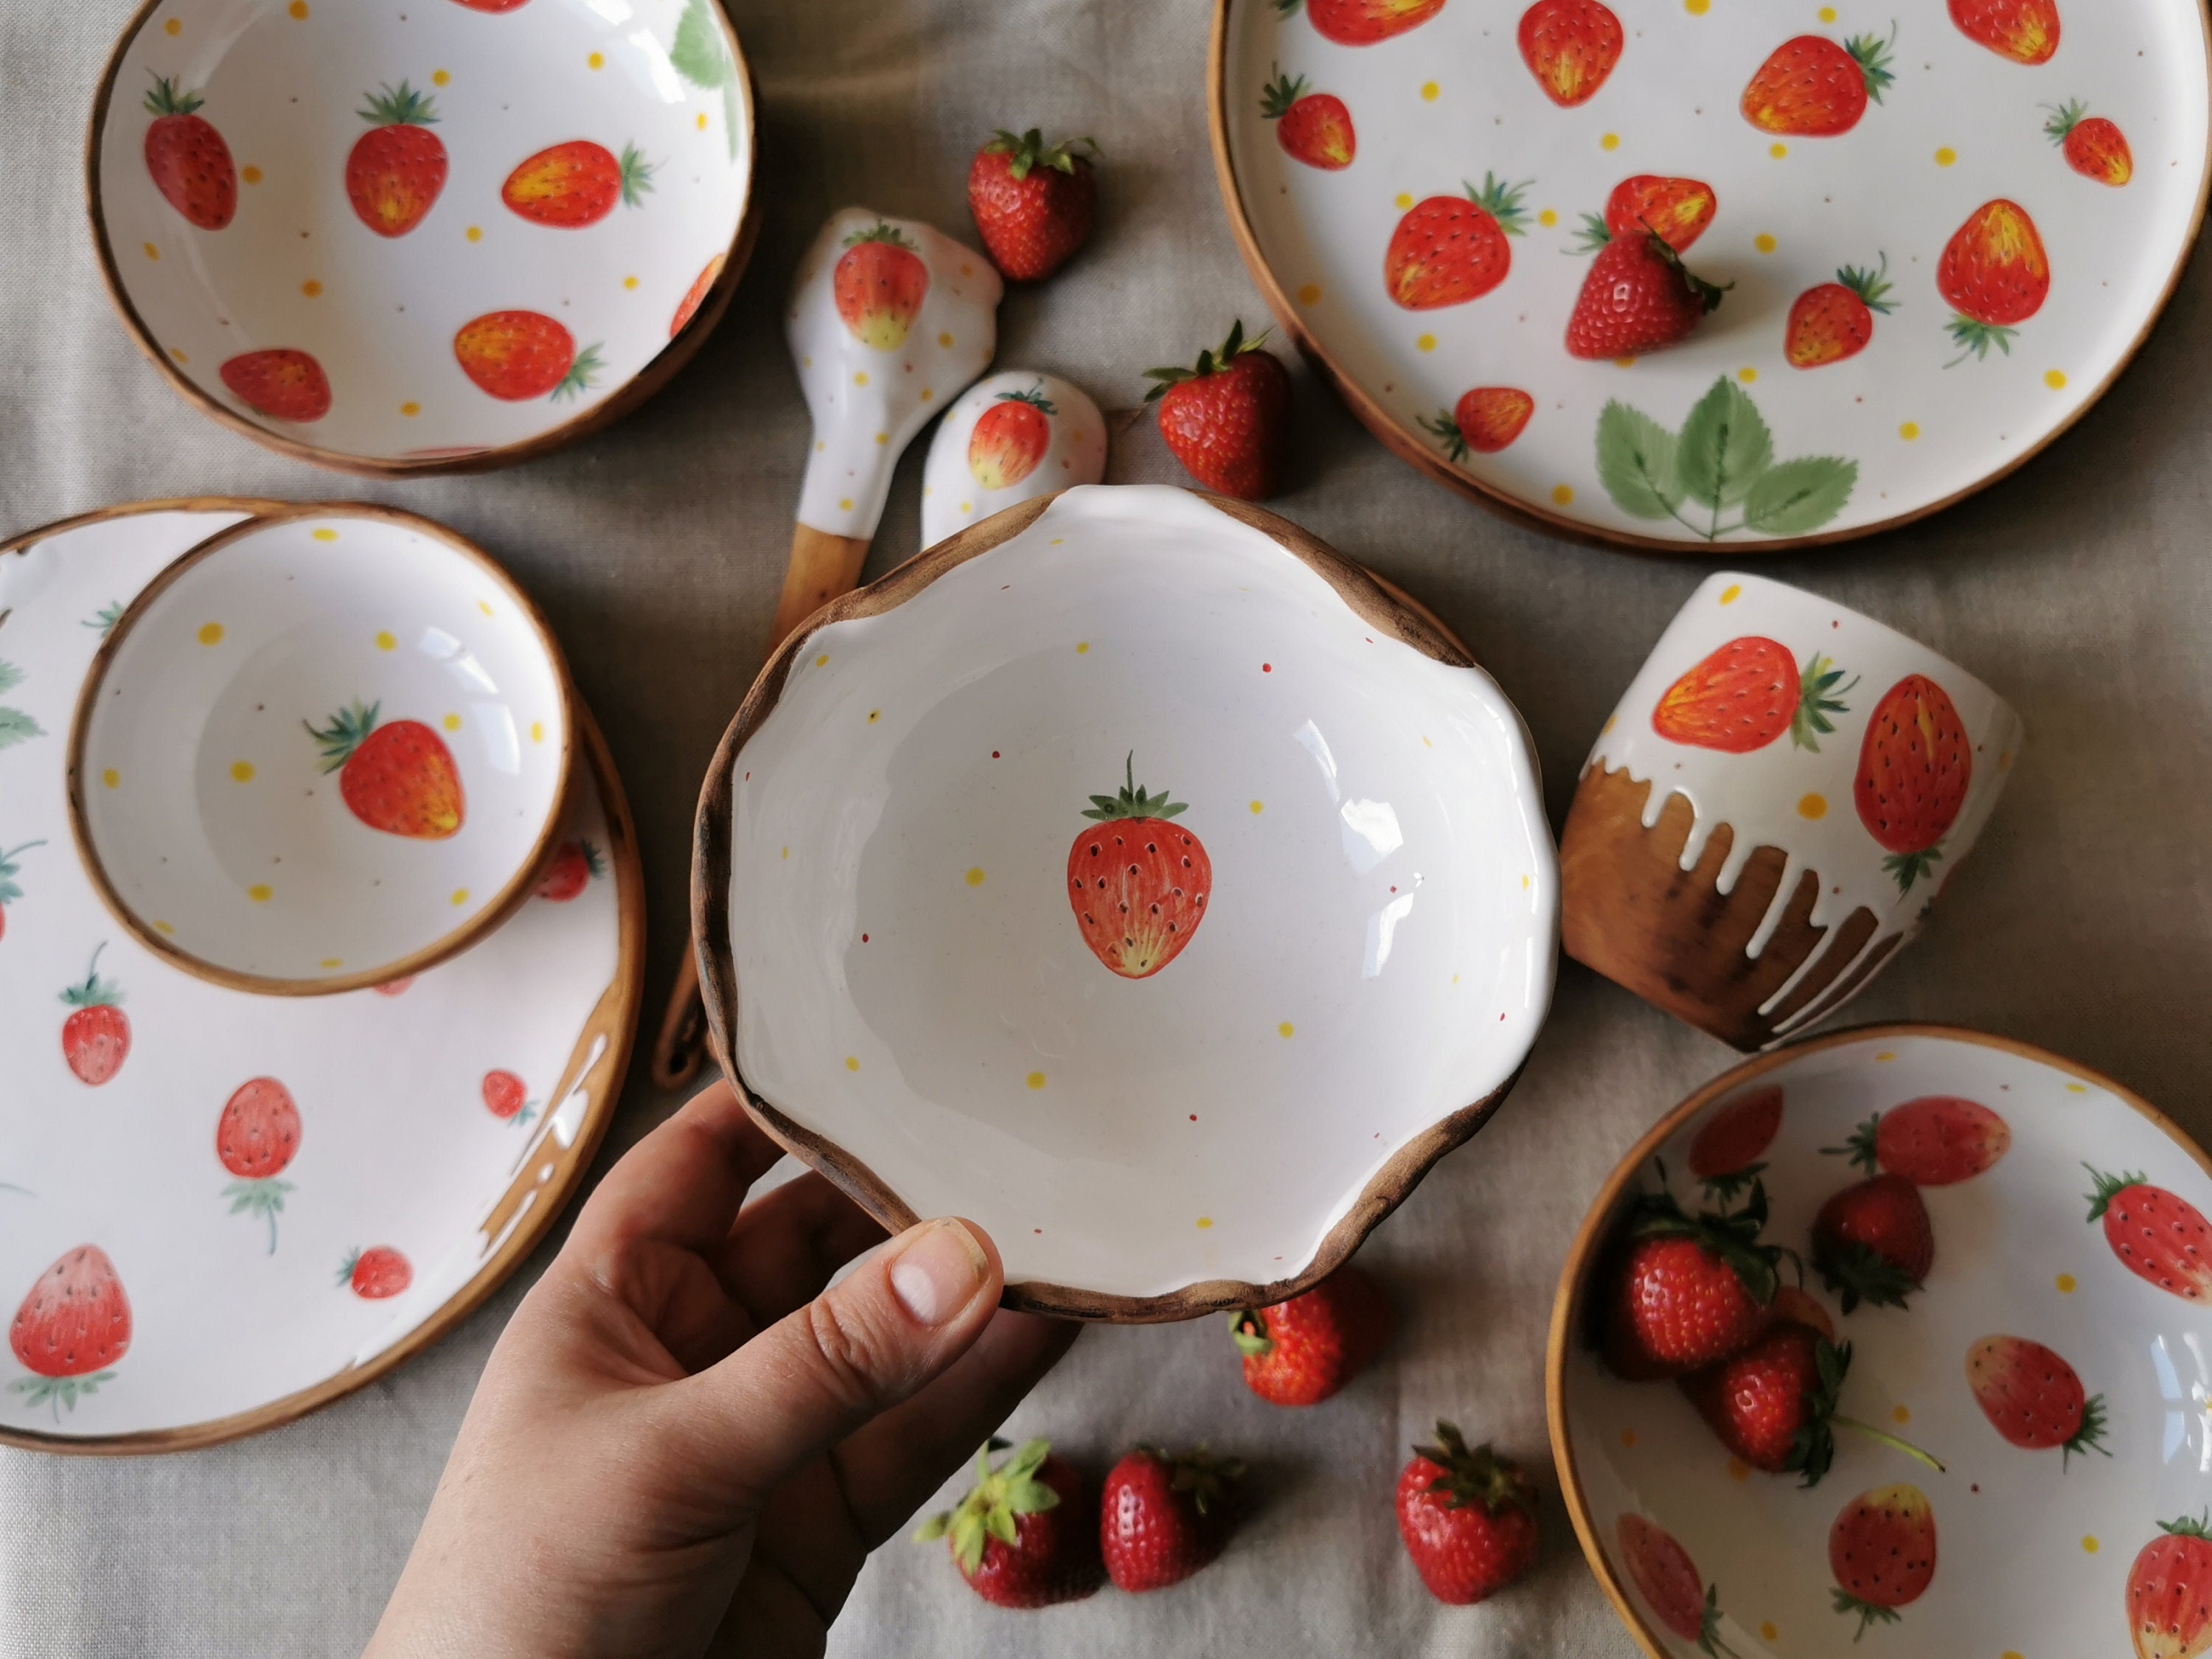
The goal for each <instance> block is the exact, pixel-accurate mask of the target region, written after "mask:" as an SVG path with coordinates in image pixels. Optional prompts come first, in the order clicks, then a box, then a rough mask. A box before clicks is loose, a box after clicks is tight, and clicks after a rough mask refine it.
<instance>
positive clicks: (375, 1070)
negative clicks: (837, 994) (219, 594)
mask: <svg viewBox="0 0 2212 1659" xmlns="http://www.w3.org/2000/svg"><path fill="white" fill-rule="evenodd" d="M270 505H271V504H269V503H258V502H242V501H192V502H169V503H148V504H144V505H142V506H137V507H118V508H115V509H112V510H111V511H109V512H106V513H95V514H93V515H91V516H90V517H88V518H86V519H82V520H71V521H70V522H68V523H65V524H62V525H57V526H52V527H50V528H48V529H46V530H41V531H36V532H32V533H31V534H29V535H28V536H25V537H22V538H18V539H17V540H15V541H14V542H11V543H6V544H0V1053H5V1054H7V1056H8V1060H7V1063H6V1074H7V1080H6V1085H5V1087H3V1088H0V1303H4V1304H5V1306H4V1307H0V1316H5V1317H6V1319H7V1332H8V1350H7V1352H6V1353H5V1354H4V1355H0V1441H4V1442H7V1443H12V1444H16V1445H25V1446H37V1447H44V1448H47V1449H56V1450H97V1451H152V1450H167V1449H175V1448H179V1447H183V1446H191V1445H203V1444H207V1443H212V1442H216V1441H220V1440H225V1439H229V1438H232V1437H235V1436H238V1435H240V1434H246V1433H250V1432H252V1431H255V1430H257V1429H262V1428H266V1427H269V1426H271V1425H275V1424H277V1423H281V1422H284V1421H287V1420H289V1419H291V1418H293V1417H296V1416H298V1415H299V1414H300V1413H302V1412H305V1411H307V1410H310V1409H312V1408H313V1407H316V1406H318V1405H321V1404H323V1403H325V1401H330V1400H332V1399H335V1398H337V1396H339V1395H343V1394H346V1393H348V1392H349V1391H351V1390H352V1389H357V1388H360V1387H361V1386H362V1385H363V1384H364V1383H368V1382H371V1381H373V1380H374V1378H376V1377H378V1376H381V1375H383V1374H384V1373H385V1372H386V1371H388V1370H391V1369H392V1367H393V1366H395V1365H397V1364H400V1363H402V1362H403V1361H404V1360H405V1359H406V1358H408V1357H409V1356H410V1355H411V1354H413V1353H415V1352H418V1351H419V1350H421V1349H422V1347H424V1346H427V1345H428V1343H430V1342H432V1341H434V1340H436V1339H437V1338H438V1337H439V1336H440V1335H441V1334H443V1333H444V1332H445V1331H446V1330H447V1329H448V1328H451V1327H452V1326H453V1324H454V1323H455V1322H457V1321H458V1320H459V1318H460V1317H461V1316H463V1315H464V1314H465V1313H466V1312H467V1311H468V1310H470V1309H471V1308H473V1307H474V1306H476V1304H477V1303H479V1302H481V1301H482V1300H483V1298H484V1297H486V1296H488V1295H489V1294H490V1292H491V1291H492V1290H493V1289H494V1288H495V1286H496V1285H498V1284H499V1283H500V1281H501V1279H504V1278H505V1277H506V1276H507V1273H510V1272H512V1271H513V1268H514V1267H515V1266H516V1265H517V1264H518V1263H519V1262H520V1261H521V1259H522V1257H523V1256H524V1255H526V1253H527V1252H528V1251H529V1249H531V1247H532V1245H533V1244H534V1243H536V1241H537V1240H538V1238H539V1237H542V1236H543V1234H544V1231H545V1229H546V1228H547V1227H548V1226H550V1225H551V1224H552V1222H553V1220H554V1218H555V1217H556V1215H557V1214H558V1213H559V1212H560V1210H561V1207H562V1205H563V1203H564V1202H565V1201H566V1200H567V1199H568V1196H569V1195H570V1194H572V1193H573V1192H574V1190H575V1188H576V1185H577V1183H578V1182H579V1181H580V1179H581V1178H582V1176H583V1173H584V1170H585V1168H586V1164H587V1163H588V1161H589V1159H590V1157H591V1152H592V1148H593V1147H594V1146H596V1145H597V1143H598V1140H599V1136H600V1134H601V1133H602V1132H603V1131H604V1130H605V1126H606V1123H607V1121H608V1119H609V1118H610V1117H611V1115H612V1112H613V1109H614V1103H615V1099H616V1096H617V1092H618V1091H619V1089H620V1085H621V1080H622V1074H623V1063H624V1060H625V1058H626V1056H627V1054H628V1052H629V1040H630V1035H631V1031H632V1028H633V1025H634V1023H635V1016H636V1007H637V996H638V991H639V977H638V976H639V971H640V965H641V945H642V933H643V899H642V892H641V885H640V878H639V873H638V866H637V858H636V853H635V841H634V838H633V836H632V834H631V831H630V827H629V812H628V808H627V807H626V805H624V804H623V797H622V791H621V786H620V784H619V781H617V778H616V776H615V773H614V770H613V768H612V766H611V763H610V762H609V760H608V758H607V755H606V752H605V745H604V744H602V743H601V742H600V741H599V738H598V735H597V733H596V732H593V731H592V730H590V729H589V721H588V720H585V721H581V722H580V726H581V727H582V728H584V735H585V737H586V744H585V753H586V756H587V757H588V759H589V763H590V764H589V769H588V771H587V772H582V773H580V775H579V777H578V780H577V787H576V788H575V789H574V791H573V793H572V797H571V800H570V803H569V805H568V809H567V820H566V822H565V823H564V824H563V826H562V830H561V832H560V836H559V838H558V841H557V842H556V851H555V853H554V855H553V858H552V860H551V862H550V863H549V864H548V865H547V866H545V870H544V875H543V877H542V878H540V881H539V884H538V890H537V892H536V895H535V896H533V897H532V898H531V899H529V900H528V902H526V903H525V904H524V905H523V906H522V908H520V910H518V911H517V912H516V913H515V915H513V918H512V919H511V920H509V921H507V922H505V923H504V924H503V925H501V927H499V929H498V930H497V931H496V932H495V933H492V934H491V935H490V936H489V937H488V938H487V939H484V941H483V943H481V944H480V945H477V946H475V947H474V948H472V949H471V950H470V951H466V952H465V953H464V954H462V955H460V956H459V957H454V958H453V959H451V960H449V961H447V962H445V963H441V964H440V965H439V966H437V967H435V968H433V969H428V970H426V971H424V972H422V974H420V975H416V976H415V977H414V978H412V979H411V980H405V981H395V982H394V983H392V984H390V985H386V986H384V987H379V988H374V989H367V990H359V991H351V992H346V993H343V994H337V995H331V996H324V997H308V998H290V997H254V996H249V995H246V994H242V993H240V992H236V991H232V990H228V989H224V988H222V987H218V986H216V985H214V984H212V983H210V982H209V981H205V980H203V979H200V978H197V977H195V976H193V975H189V974H186V973H185V972H183V971H182V970H180V969H177V968H175V967H173V966H171V965H169V964H168V963H165V962H164V961H163V960H162V959H161V957H158V956H157V955H155V954H154V953H153V952H151V951H149V950H147V949H145V948H144V947H143V946H142V945H139V944H138V943H137V941H136V940H135V939H133V938H132V937H131V935H130V934H128V933H125V931H124V930H123V929H122V928H120V927H118V925H117V924H116V922H115V921H114V919H113V918H112V916H111V915H109V913H108V912H107V910H106V908H103V906H102V905H101V903H100V899H99V897H98V896H97V895H96V893H95V892H94V889H93V886H92V884H91V882H90V881H89V880H88V878H87V876H86V875H85V872H84V871H83V869H82V866H80V864H79V863H78V861H77V860H76V855H75V854H74V853H73V851H72V849H71V847H70V830H69V820H68V809H67V805H66V800H65V793H64V742H65V738H66V734H67V732H68V731H69V723H70V711H71V709H72V708H74V706H75V704H76V697H77V689H78V686H79V684H80V683H81V682H82V678H83V677H84V674H85V671H86V669H87V667H88V665H89V664H90V662H91V659H92V657H93V653H94V651H95V649H96V648H97V647H98V646H99V644H100V638H101V635H102V633H103V631H104V630H105V629H106V628H107V627H108V626H109V625H110V624H111V623H112V621H113V619H114V618H115V617H117V616H118V615H119V614H120V612H121V611H122V609H123V608H124V607H125V606H126V605H128V604H129V603H130V601H131V598H132V596H133V595H135V594H136V593H137V592H138V591H139V590H140V589H141V588H142V587H143V586H145V585H146V584H147V583H148V582H149V581H150V580H152V579H153V578H154V577H155V575H156V574H158V573H159V572H161V570H162V569H163V568H165V567H166V566H167V565H168V564H169V563H170V562H171V561H172V560H173V559H174V558H175V557H176V556H179V554H181V553H183V552H184V551H185V550H187V549H188V548H191V546H193V545H194V544H197V543H199V542H201V541H203V540H204V539H205V538H209V537H210V536H212V535H215V534H216V533H217V532H221V531H222V530H224V529H226V528H228V527H230V526H234V525H236V524H239V523H240V522H242V521H243V520H246V519H248V518H249V517H251V516H252V514H253V513H254V512H255V511H256V510H258V509H261V508H264V507H269V506H270Z"/></svg>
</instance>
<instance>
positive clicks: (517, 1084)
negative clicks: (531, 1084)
mask: <svg viewBox="0 0 2212 1659" xmlns="http://www.w3.org/2000/svg"><path fill="white" fill-rule="evenodd" d="M483 1103H484V1110H486V1111H487V1112H489V1113H490V1114H491V1115H493V1116H494V1117H495V1118H498V1119H500V1120H501V1121H503V1122H507V1123H512V1124H513V1125H514V1126H515V1127H518V1128H520V1127H521V1126H522V1125H523V1124H526V1123H527V1122H529V1121H530V1120H531V1119H532V1118H533V1117H535V1116H537V1115H538V1103H537V1102H536V1101H534V1100H532V1099H531V1098H530V1090H529V1088H528V1086H527V1085H525V1084H524V1082H523V1080H522V1079H520V1078H519V1077H517V1076H515V1074H514V1073H512V1072H507V1071H490V1072H486V1073H484V1074H483Z"/></svg>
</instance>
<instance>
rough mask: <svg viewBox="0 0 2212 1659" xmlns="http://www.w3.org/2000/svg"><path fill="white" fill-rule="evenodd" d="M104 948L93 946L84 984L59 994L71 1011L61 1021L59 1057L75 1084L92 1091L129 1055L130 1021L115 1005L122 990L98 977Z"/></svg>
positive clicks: (121, 996) (119, 1068)
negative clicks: (88, 1087)
mask: <svg viewBox="0 0 2212 1659" xmlns="http://www.w3.org/2000/svg"><path fill="white" fill-rule="evenodd" d="M106 948H107V945H106V941H105V940H102V941H101V942H100V944H99V945H95V946H94V947H93V952H92V962H91V964H90V965H89V966H88V968H87V969H86V971H85V975H84V983H83V984H82V985H72V986H70V987H69V988H68V989H67V990H65V991H64V992H63V993H62V1000H63V1001H64V1002H65V1003H67V1004H68V1005H69V1006H70V1009H71V1010H72V1012H70V1015H69V1017H68V1018H65V1019H64V1020H63V1021H62V1058H63V1060H66V1061H67V1062H68V1064H69V1068H70V1071H72V1072H74V1073H76V1079H77V1081H78V1082H80V1083H86V1084H89V1085H92V1086H93V1087H94V1088H95V1089H96V1088H98V1087H99V1086H100V1085H101V1084H103V1083H105V1082H106V1081H107V1079H110V1078H112V1077H113V1076H114V1075H115V1074H116V1073H118V1072H119V1071H121V1070H122V1069H123V1062H124V1061H125V1060H126V1059H128V1058H129V1057H130V1054H131V1018H130V1016H129V1015H127V1014H125V1012H123V1010H122V1009H120V1008H118V1006H116V1005H117V1004H118V1003H119V1002H121V1001H122V1000H123V992H122V988H121V987H118V985H116V984H115V983H114V981H112V980H105V979H102V978H100V952H101V951H105V950H106Z"/></svg>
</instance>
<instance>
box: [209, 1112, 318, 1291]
mask: <svg viewBox="0 0 2212 1659" xmlns="http://www.w3.org/2000/svg"><path fill="white" fill-rule="evenodd" d="M299 1150H300V1109H299V1107H298V1106H297V1105H296V1104H295V1103H294V1102H293V1099H292V1091H290V1090H289V1089H287V1088H286V1087H285V1086H284V1085H283V1084H281V1083H279V1082H278V1081H277V1080H276V1079H275V1078H273V1077H257V1078H252V1079H248V1080H247V1081H246V1082H244V1083H241V1084H240V1085H238V1087H237V1088H236V1089H235V1090H234V1091H232V1093H231V1097H230V1098H229V1099H228V1100H227V1101H225V1102H224V1103H223V1108H222V1115H221V1116H220V1117H218V1118H217V1119H216V1125H215V1155H216V1158H217V1159H218V1160H220V1161H221V1163H222V1167H223V1168H224V1169H226V1170H228V1171H229V1172H230V1173H231V1174H232V1175H233V1176H236V1177H237V1179H235V1180H234V1181H233V1182H231V1183H230V1184H229V1185H228V1186H227V1187H225V1188H223V1189H222V1195H223V1196H224V1197H225V1198H227V1199H228V1200H230V1212H231V1214H233V1215H252V1216H258V1217H260V1218H262V1219H263V1220H264V1221H266V1222H267V1223H268V1224H269V1253H270V1255H276V1218H277V1217H278V1216H280V1215H282V1214H283V1212H284V1194H287V1193H289V1192H290V1191H291V1190H292V1183H291V1182H289V1181H285V1180H283V1179H281V1178H280V1177H281V1176H283V1173H284V1171H285V1170H286V1169H287V1168H289V1166H290V1164H291V1162H292V1158H293V1157H294V1155H295V1153H297V1152H299Z"/></svg>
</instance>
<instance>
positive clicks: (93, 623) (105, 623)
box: [77, 599, 123, 640]
mask: <svg viewBox="0 0 2212 1659" xmlns="http://www.w3.org/2000/svg"><path fill="white" fill-rule="evenodd" d="M122 620H123V601H122V600H120V599H110V600H109V601H108V602H107V603H106V605H102V606H100V609H99V610H97V611H94V612H93V614H92V615H91V616H90V617H88V618H86V620H85V621H83V622H82V623H78V624H77V625H78V626H79V627H81V628H89V629H92V630H93V632H94V633H95V634H97V635H100V638H102V639H103V640H104V639H106V637H107V636H108V635H110V634H112V633H113V632H114V631H115V624H116V623H119V622H121V621H122Z"/></svg>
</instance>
